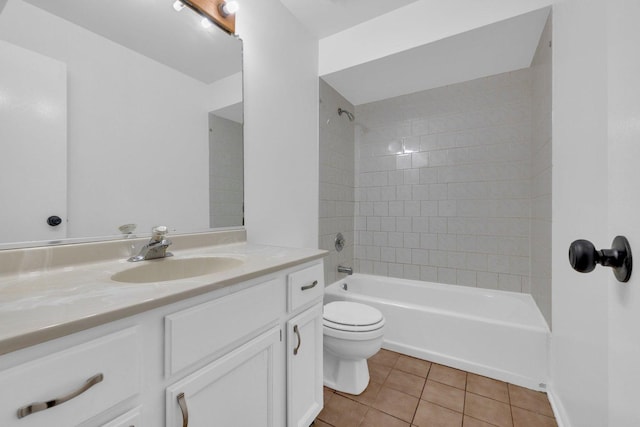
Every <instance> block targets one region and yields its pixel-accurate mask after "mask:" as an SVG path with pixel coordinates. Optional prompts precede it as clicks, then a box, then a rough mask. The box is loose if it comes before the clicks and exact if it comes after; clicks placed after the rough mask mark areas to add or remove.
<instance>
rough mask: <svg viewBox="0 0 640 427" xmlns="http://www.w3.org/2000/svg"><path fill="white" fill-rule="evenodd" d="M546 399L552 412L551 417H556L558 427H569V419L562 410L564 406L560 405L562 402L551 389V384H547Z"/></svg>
mask: <svg viewBox="0 0 640 427" xmlns="http://www.w3.org/2000/svg"><path fill="white" fill-rule="evenodd" d="M547 397H548V398H549V403H550V404H551V409H552V410H553V415H555V417H556V423H557V424H558V427H571V423H570V422H569V418H568V417H567V412H566V411H565V410H564V406H563V405H562V401H561V400H560V398H559V397H558V395H557V394H556V392H555V389H554V388H553V384H549V387H548V389H547Z"/></svg>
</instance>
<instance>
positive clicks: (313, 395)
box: [286, 264, 324, 427]
mask: <svg viewBox="0 0 640 427" xmlns="http://www.w3.org/2000/svg"><path fill="white" fill-rule="evenodd" d="M323 277H324V273H323V270H322V265H321V264H320V265H313V266H311V267H308V268H306V269H302V270H299V271H296V272H293V273H290V274H289V275H288V277H287V293H288V296H289V298H288V301H289V303H288V309H289V312H290V313H291V314H290V316H291V315H293V317H290V318H289V320H288V321H287V324H286V327H287V390H291V391H294V392H292V393H287V426H288V427H308V426H309V425H310V424H311V423H312V422H313V420H314V419H315V418H316V416H317V415H318V414H319V413H320V411H321V410H322V405H323V401H322V400H323V387H322V296H323V294H324V279H323Z"/></svg>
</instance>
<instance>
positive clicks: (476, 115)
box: [355, 69, 532, 292]
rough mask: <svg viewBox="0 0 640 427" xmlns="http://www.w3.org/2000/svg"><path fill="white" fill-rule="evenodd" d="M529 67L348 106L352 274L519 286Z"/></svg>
mask: <svg viewBox="0 0 640 427" xmlns="http://www.w3.org/2000/svg"><path fill="white" fill-rule="evenodd" d="M531 109H532V81H531V70H530V69H524V70H520V71H514V72H510V73H504V74H499V75H496V76H491V77H486V78H482V79H477V80H473V81H469V82H465V83H460V84H456V85H451V86H446V87H442V88H436V89H431V90H427V91H423V92H418V93H414V94H410V95H405V96H401V97H397V98H391V99H387V100H383V101H379V102H374V103H370V104H364V105H360V106H357V107H356V117H357V119H356V121H357V122H358V123H359V126H357V127H356V217H355V230H356V233H357V237H356V248H355V257H356V267H357V270H358V271H359V272H361V273H372V274H378V275H388V276H394V277H403V278H409V279H420V280H426V281H437V282H440V283H449V284H461V285H466V286H477V287H482V288H494V289H504V290H509V291H516V292H529V291H530V281H529V251H530V249H529V242H530V233H529V230H530V208H531V200H530V196H531V179H530V178H531V160H530V156H531V153H532V144H531V142H532V141H531V140H532V138H531Z"/></svg>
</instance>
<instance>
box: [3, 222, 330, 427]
mask: <svg viewBox="0 0 640 427" xmlns="http://www.w3.org/2000/svg"><path fill="white" fill-rule="evenodd" d="M243 237H244V232H243V231H234V232H217V233H204V234H200V235H191V236H176V237H175V238H174V245H173V246H172V248H171V249H172V252H174V254H175V256H174V257H173V258H165V259H162V260H155V261H143V262H142V263H127V262H126V257H124V256H123V257H113V255H114V254H124V253H125V252H126V244H127V243H128V242H123V241H115V242H102V243H91V244H84V245H69V246H58V247H51V248H34V249H25V250H14V251H3V252H0V257H2V260H1V261H2V263H0V265H1V266H2V267H0V268H2V271H0V319H2V320H1V322H0V352H1V353H2V355H0V390H2V395H3V397H2V403H1V404H0V425H2V426H3V427H13V426H16V427H32V426H109V427H116V426H118V427H121V426H122V427H129V426H136V427H139V426H167V427H173V426H192V427H194V426H195V427H197V426H227V427H228V426H236V427H242V426H247V427H249V426H250V427H257V426H273V427H280V426H285V425H286V426H290V427H293V426H295V427H303V426H304V427H306V426H308V425H309V424H310V423H311V422H312V421H313V420H314V418H315V416H316V415H317V414H318V413H319V412H320V410H321V408H322V296H323V291H324V279H323V266H322V257H323V256H324V255H325V252H324V251H320V250H312V249H290V248H286V249H285V248H276V247H268V246H260V245H251V244H247V243H245V242H243V241H241V240H243ZM215 259H232V260H235V261H236V263H231V264H229V265H227V264H224V266H222V267H215V268H213V270H204V273H203V271H197V272H196V273H200V274H199V275H197V276H191V275H192V274H194V272H193V266H192V265H191V266H187V267H184V265H186V264H185V262H184V260H200V261H187V264H188V263H192V264H193V263H195V264H198V265H199V264H202V263H205V264H206V263H207V261H213V260H215ZM71 260H74V262H70V261H71ZM43 263H44V264H45V265H42V264H43ZM168 263H173V264H172V265H174V266H175V268H183V270H182V271H178V272H175V270H174V274H176V275H177V276H183V278H178V279H175V280H162V278H161V277H157V276H154V274H158V273H157V271H160V270H157V269H156V268H155V266H162V267H161V268H166V267H165V266H166V265H169V264H168ZM139 264H140V265H142V266H143V268H148V269H149V271H148V272H147V273H149V274H147V275H139V274H131V273H130V272H131V271H133V270H132V269H136V268H139ZM38 265H39V268H36V266H38ZM8 266H11V267H8ZM147 266H149V267H147ZM198 268H200V267H198ZM190 269H191V270H190ZM9 270H11V271H9ZM152 270H154V271H155V272H154V271H152ZM127 273H129V274H127ZM114 277H115V278H118V281H116V280H114V279H113V278H114ZM144 277H147V278H148V279H145V278H144ZM171 278H172V279H173V278H174V276H172V277H171ZM145 280H146V281H145ZM56 399H58V400H57V401H56Z"/></svg>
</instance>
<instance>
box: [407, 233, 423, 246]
mask: <svg viewBox="0 0 640 427" xmlns="http://www.w3.org/2000/svg"><path fill="white" fill-rule="evenodd" d="M404 247H405V248H412V249H413V248H419V247H420V235H419V234H418V233H404Z"/></svg>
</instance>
